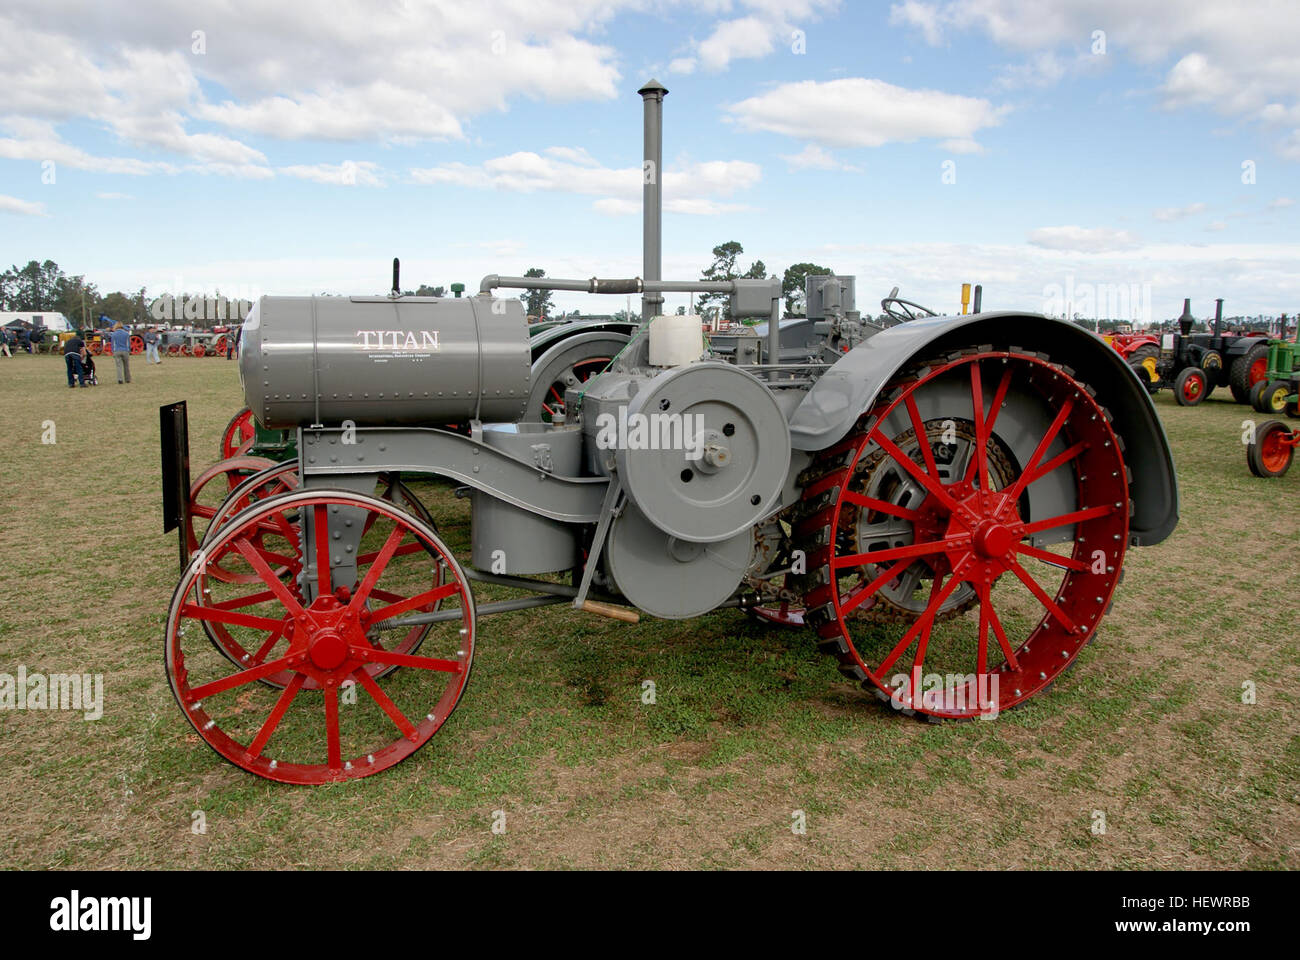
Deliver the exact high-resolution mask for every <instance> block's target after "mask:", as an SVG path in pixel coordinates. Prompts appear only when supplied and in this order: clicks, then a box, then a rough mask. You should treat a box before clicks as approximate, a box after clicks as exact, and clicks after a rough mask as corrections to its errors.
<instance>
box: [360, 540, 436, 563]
mask: <svg viewBox="0 0 1300 960" xmlns="http://www.w3.org/2000/svg"><path fill="white" fill-rule="evenodd" d="M423 549H424V545H423V544H421V543H418V542H416V543H408V544H406V546H404V547H398V548H397V549H396V550H394V551H393V556H395V557H405V556H409V555H410V554H412V553H419V552H420V551H421V550H423ZM378 556H379V551H378V550H375V551H373V552H371V553H363V554H361V556H359V557H357V566H358V567H361V566H364V565H365V564H367V563H373V562H374V560H375V558H376V557H378Z"/></svg>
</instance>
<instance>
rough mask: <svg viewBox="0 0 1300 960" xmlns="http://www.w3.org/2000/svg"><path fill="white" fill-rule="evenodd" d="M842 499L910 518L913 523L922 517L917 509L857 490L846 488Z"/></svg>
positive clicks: (857, 505) (905, 518)
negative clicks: (910, 508) (909, 508)
mask: <svg viewBox="0 0 1300 960" xmlns="http://www.w3.org/2000/svg"><path fill="white" fill-rule="evenodd" d="M842 499H844V500H846V501H848V502H849V503H851V504H853V505H854V506H856V507H862V508H864V509H866V510H874V511H876V512H877V513H887V514H889V515H890V516H891V517H901V518H902V519H904V520H910V521H912V522H913V523H915V522H916V521H917V520H918V519H919V517H920V514H918V513H917V512H916V511H915V510H908V509H907V508H906V507H900V506H897V505H895V504H892V503H889V502H888V501H885V500H877V499H876V498H875V497H868V496H867V495H866V494H864V493H858V492H857V491H855V490H845V491H844V496H843V498H842Z"/></svg>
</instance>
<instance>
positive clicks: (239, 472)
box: [185, 457, 287, 582]
mask: <svg viewBox="0 0 1300 960" xmlns="http://www.w3.org/2000/svg"><path fill="white" fill-rule="evenodd" d="M273 466H275V462H274V461H272V460H268V459H267V458H266V457H231V458H229V459H227V460H222V461H220V462H218V463H214V464H213V465H212V466H210V467H208V468H207V469H206V470H204V471H203V472H202V473H200V474H199V475H198V476H197V477H195V479H194V481H193V482H192V483H191V484H190V503H189V517H188V518H187V522H186V527H185V540H186V543H187V544H188V545H189V550H190V553H191V554H192V553H194V552H195V551H196V550H198V549H199V544H200V543H202V542H203V538H204V534H205V533H206V532H207V529H208V527H209V526H211V524H212V521H213V519H214V518H215V517H216V516H217V513H218V511H220V510H221V508H222V506H223V505H224V504H225V502H226V500H227V499H228V498H229V495H230V493H231V492H232V491H233V490H235V488H236V487H238V486H239V485H240V484H241V483H243V482H244V481H245V480H247V479H248V478H249V477H251V476H253V475H254V474H256V473H260V472H261V471H263V470H266V469H267V468H268V467H273ZM246 505H247V503H245V506H246ZM226 515H227V516H228V515H229V513H227V514H226ZM269 559H270V560H271V561H272V562H275V563H277V564H283V563H285V562H287V560H286V559H285V558H283V557H276V556H274V555H269ZM210 575H211V576H213V577H216V578H217V579H218V580H221V579H224V578H227V577H229V578H234V577H236V576H237V574H235V573H233V572H230V573H227V572H226V571H223V570H222V569H221V568H220V567H213V569H212V570H211V572H210ZM240 575H242V576H244V577H245V582H248V581H249V580H250V579H255V577H252V575H251V574H250V573H249V572H248V571H244V572H243V573H242V574H240Z"/></svg>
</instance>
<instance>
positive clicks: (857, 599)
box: [837, 557, 912, 616]
mask: <svg viewBox="0 0 1300 960" xmlns="http://www.w3.org/2000/svg"><path fill="white" fill-rule="evenodd" d="M911 563H912V560H911V558H910V557H906V558H904V559H902V560H899V561H898V562H897V563H895V564H894V565H893V566H892V567H889V568H888V569H887V570H886V571H885V572H884V573H882V574H881V575H880V576H878V577H876V579H874V580H872V581H871V582H870V583H868V584H866V585H865V586H863V587H860V588H859V589H857V590H854V591H853V592H852V593H850V594H849V596H848V599H846V600H841V601H840V616H847V615H848V614H850V613H852V612H853V611H854V610H856V609H857V608H858V607H860V606H862V604H863V602H864V601H865V600H867V599H868V598H869V597H870V596H871V595H872V594H874V593H875V592H876V591H877V590H879V589H880V588H881V587H883V586H884V585H885V584H887V583H889V582H890V581H891V580H893V579H894V578H895V577H896V576H898V575H899V573H901V572H902V571H904V570H906V569H907V568H908V566H909V565H910V564H911ZM837 592H838V587H837Z"/></svg>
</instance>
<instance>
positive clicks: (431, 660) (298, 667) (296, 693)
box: [165, 490, 475, 784]
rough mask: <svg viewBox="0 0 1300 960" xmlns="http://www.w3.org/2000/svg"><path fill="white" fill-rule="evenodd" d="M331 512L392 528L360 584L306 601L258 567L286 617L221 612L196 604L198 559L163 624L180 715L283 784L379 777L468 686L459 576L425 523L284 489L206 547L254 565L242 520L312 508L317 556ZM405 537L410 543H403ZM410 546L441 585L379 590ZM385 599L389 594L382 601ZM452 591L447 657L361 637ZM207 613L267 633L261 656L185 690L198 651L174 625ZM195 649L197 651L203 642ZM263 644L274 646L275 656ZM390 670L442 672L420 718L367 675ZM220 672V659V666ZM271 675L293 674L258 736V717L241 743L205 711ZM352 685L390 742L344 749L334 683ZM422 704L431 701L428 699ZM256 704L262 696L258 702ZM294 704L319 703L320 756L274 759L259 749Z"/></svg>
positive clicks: (382, 505)
mask: <svg viewBox="0 0 1300 960" xmlns="http://www.w3.org/2000/svg"><path fill="white" fill-rule="evenodd" d="M331 507H343V508H355V509H364V510H366V511H367V513H368V514H373V515H375V516H377V517H379V518H383V519H386V520H387V521H389V522H391V523H392V524H393V529H392V530H391V531H390V532H388V534H387V536H386V537H385V538H384V543H383V546H382V547H381V549H380V550H379V551H378V552H377V555H376V556H375V557H374V558H373V559H372V560H371V562H370V563H369V565H368V566H367V567H366V568H365V572H364V573H362V572H361V571H360V570H359V571H358V575H359V576H360V578H361V579H360V581H359V582H354V583H353V584H352V586H351V588H350V589H346V590H345V589H344V586H346V585H343V586H340V587H339V588H338V589H337V590H336V591H335V592H333V593H329V594H325V595H323V596H320V597H317V598H316V599H315V600H314V601H313V602H312V603H311V604H307V605H304V604H303V603H302V602H301V600H300V599H299V598H296V597H294V596H293V594H292V593H291V592H290V591H289V590H288V589H287V588H286V587H285V585H284V584H283V583H280V582H279V578H278V577H276V576H275V574H274V572H273V571H271V570H270V569H269V567H267V565H266V564H265V563H262V564H261V565H260V566H261V572H262V575H263V585H264V586H265V587H267V588H268V590H269V591H270V592H271V593H273V594H275V595H276V596H275V598H274V600H273V601H272V607H274V606H275V604H279V605H282V607H283V609H284V616H283V617H280V618H276V617H273V616H254V615H249V614H241V613H239V612H238V611H237V610H236V609H235V608H225V609H223V608H218V607H214V606H211V605H205V604H204V603H202V602H201V596H200V587H199V584H200V580H201V576H200V575H201V569H202V564H201V563H199V562H198V561H196V562H195V563H192V564H191V565H190V567H189V568H188V569H187V570H186V572H185V574H184V575H183V576H182V578H181V581H180V583H179V584H178V585H177V587H176V591H175V593H174V594H173V597H172V603H171V606H170V608H169V612H168V619H167V625H166V629H165V644H166V654H165V666H166V670H167V676H168V682H169V684H170V686H171V689H172V693H173V695H174V696H175V697H176V701H177V703H178V704H179V705H180V707H181V710H182V712H183V713H184V714H185V716H186V718H187V719H188V720H189V721H190V723H191V724H192V725H193V726H194V728H195V730H197V731H198V733H199V735H200V736H201V737H202V738H203V739H204V741H205V742H206V743H207V744H208V745H209V746H211V747H212V748H213V749H214V750H215V751H216V752H217V753H219V754H220V755H221V756H223V757H225V758H226V759H227V760H230V761H231V762H233V763H235V764H236V765H238V766H240V767H242V768H244V769H245V770H248V771H249V772H252V773H256V774H258V775H259V776H263V777H267V778H268V779H272V780H278V781H281V782H285V783H298V784H316V783H326V782H332V781H341V780H349V779H356V778H359V777H364V776H369V775H371V774H373V773H378V772H379V771H381V770H384V769H387V768H388V767H390V766H392V765H394V764H395V763H398V762H400V761H401V760H403V759H405V758H406V757H408V756H410V755H411V754H412V753H414V752H415V750H417V749H419V747H421V746H422V745H423V744H424V743H426V742H427V741H428V740H429V739H430V738H431V737H432V736H433V735H434V734H435V733H436V732H437V731H438V730H439V729H440V728H441V726H442V725H443V723H445V722H446V720H447V717H448V716H449V715H450V714H451V712H452V710H454V709H455V706H456V704H457V702H458V701H459V699H460V697H461V695H462V694H463V692H464V689H465V685H466V683H467V682H468V679H469V673H470V667H471V665H472V662H473V650H474V637H475V613H474V601H473V594H472V592H471V590H470V587H469V581H468V578H466V576H465V574H464V571H463V570H462V569H461V568H460V566H459V564H458V563H457V562H456V560H455V558H454V557H453V556H452V554H451V552H450V550H449V549H448V548H447V547H446V545H445V544H443V543H442V541H441V540H440V539H439V538H438V536H437V535H436V533H434V532H433V530H432V529H430V528H429V527H428V526H427V525H426V524H424V523H423V522H422V521H420V520H419V519H417V518H415V517H413V516H411V515H410V514H407V513H406V512H405V511H402V510H400V509H399V508H397V507H395V506H394V505H393V504H391V503H388V502H386V501H383V500H380V499H378V498H376V497H369V496H365V495H362V494H352V493H346V492H342V491H333V492H328V491H327V492H315V491H306V490H300V491H296V492H293V493H288V494H284V495H282V496H280V497H277V498H275V499H273V500H267V501H264V502H262V503H260V504H258V505H256V506H254V507H253V508H252V509H250V510H249V511H246V512H245V513H242V514H241V515H240V518H239V520H240V522H238V523H233V522H232V523H231V524H229V525H227V527H226V528H225V530H224V531H223V532H221V533H220V534H218V536H217V537H216V539H215V540H214V541H213V542H212V544H211V551H212V552H213V553H220V552H222V551H223V550H226V549H237V550H240V551H241V553H243V555H245V556H246V557H248V558H249V559H250V562H252V563H254V565H256V561H255V560H253V558H254V557H256V551H253V550H252V549H251V546H250V544H249V542H248V540H247V539H246V537H244V536H242V535H241V534H242V532H243V531H244V530H246V529H247V528H248V527H250V526H253V527H255V526H256V525H257V524H258V523H259V522H261V521H263V520H266V519H267V518H268V517H269V516H270V515H271V514H272V513H274V512H276V511H284V510H293V511H300V510H312V511H314V513H313V516H315V517H316V518H317V523H318V527H317V533H318V534H322V533H323V536H318V537H317V541H318V542H317V543H316V544H313V545H312V547H313V549H314V550H317V551H321V552H322V556H323V555H324V553H323V552H325V551H328V549H329V545H328V525H327V523H325V522H324V519H325V518H326V517H327V516H328V513H327V511H329V510H330V508H331ZM408 540H410V541H411V544H408V543H406V541H408ZM412 544H413V545H416V546H418V548H419V550H420V551H423V553H424V554H425V555H426V556H427V557H433V558H436V561H437V562H436V566H437V568H438V569H439V570H440V571H441V570H445V571H446V572H447V574H448V575H449V577H450V581H449V582H445V583H439V584H437V585H436V586H431V587H430V588H429V589H428V590H422V591H421V592H419V593H416V594H413V595H408V596H402V595H401V594H395V593H390V592H388V591H387V590H385V589H382V588H381V586H380V584H382V583H383V582H384V577H385V574H386V573H387V572H388V571H389V570H390V567H391V562H392V561H393V559H395V558H396V557H397V556H399V551H400V550H401V549H402V547H403V546H410V545H412ZM358 559H360V558H358ZM384 597H388V598H392V599H383V598H384ZM452 597H455V598H457V599H458V600H459V601H460V616H459V617H458V618H456V619H454V620H452V621H450V624H449V629H450V631H451V632H448V631H447V630H444V631H443V637H442V638H441V639H442V640H443V641H444V642H447V641H450V643H451V644H452V645H453V646H454V647H455V654H454V656H451V657H446V658H436V657H424V656H414V655H411V654H404V653H399V652H397V651H395V650H388V649H385V648H383V647H382V646H377V645H375V644H374V643H373V642H372V640H371V639H370V638H369V637H368V636H367V632H368V629H369V628H371V627H373V626H374V625H375V624H376V623H379V622H381V621H384V620H386V619H393V618H397V617H400V616H402V615H404V614H408V613H409V612H411V611H420V610H426V609H430V608H431V606H432V605H433V604H435V603H441V602H442V601H445V600H447V599H450V598H452ZM194 600H199V601H200V602H194ZM372 600H373V601H375V602H381V603H383V604H384V605H383V606H377V607H375V608H374V609H370V610H367V608H366V605H367V604H369V603H371V602H372ZM211 619H219V620H220V621H221V622H226V623H231V624H238V625H239V626H241V627H243V628H246V629H253V630H257V631H265V633H266V635H267V640H266V643H265V644H264V647H265V651H264V654H263V658H262V660H261V662H260V663H258V664H256V665H252V666H250V667H249V668H248V669H243V670H240V669H236V670H235V671H234V672H233V673H228V672H227V673H223V674H222V675H220V676H218V677H216V678H215V679H213V680H206V679H205V682H203V683H200V684H197V685H194V684H192V683H191V679H192V678H191V676H190V670H189V668H187V665H186V657H187V656H192V655H194V653H195V652H196V649H195V648H193V647H192V648H190V649H188V650H187V649H183V647H184V646H185V644H186V643H188V642H189V641H186V640H185V639H184V637H185V636H186V633H187V631H186V630H185V629H182V625H186V626H193V624H194V623H195V621H203V620H211ZM457 624H459V626H456V625H457ZM203 647H205V648H206V644H205V645H203ZM272 651H279V652H278V653H277V655H276V656H274V657H272V656H271V652H272ZM398 666H401V667H405V668H407V670H406V671H404V672H409V673H411V674H413V675H414V678H415V679H414V680H413V682H418V681H419V680H425V681H428V682H429V683H431V684H432V681H431V680H429V677H431V676H433V675H440V676H445V677H446V678H447V680H446V683H445V685H444V686H442V688H441V690H440V691H439V692H438V693H437V698H436V700H435V701H434V702H433V703H432V706H431V707H429V708H428V709H427V710H425V711H424V712H423V713H421V714H419V719H418V721H416V720H413V719H411V716H410V715H408V712H406V711H404V710H403V708H402V707H401V706H399V705H398V704H397V703H395V702H394V701H393V700H392V699H390V698H389V696H388V695H387V694H385V693H384V692H383V690H381V689H380V688H379V686H378V685H377V684H376V683H375V681H374V677H373V675H372V673H371V672H370V668H372V667H378V668H380V669H387V668H394V667H398ZM228 667H229V665H227V669H228ZM277 673H290V674H292V675H293V676H292V678H291V679H290V681H289V682H288V683H287V684H286V685H285V686H284V688H283V689H281V690H278V691H270V692H269V693H268V696H269V697H273V698H274V706H273V707H272V708H271V709H270V710H269V712H267V713H266V715H265V719H262V720H261V721H260V723H258V724H256V726H257V733H256V735H255V736H252V737H249V736H247V735H246V733H247V731H249V730H251V729H252V726H250V719H251V721H256V720H257V719H258V716H253V717H251V718H246V720H245V721H244V729H245V735H243V736H242V738H241V736H237V735H232V733H233V732H234V730H233V729H232V731H231V732H227V726H232V724H227V723H223V722H222V720H223V717H218V716H213V712H215V711H217V710H218V709H219V707H218V706H217V700H218V698H221V697H226V698H227V702H228V700H229V695H230V692H231V691H238V690H245V691H247V690H249V689H251V688H252V687H256V686H257V683H256V681H258V680H261V679H263V678H264V677H268V676H272V675H275V674H277ZM349 681H351V682H352V683H353V684H355V687H356V694H357V699H358V702H360V701H361V698H362V697H363V696H368V697H369V698H370V699H369V702H370V703H371V705H372V706H373V707H374V708H375V709H378V710H379V711H380V712H381V713H382V715H383V716H384V717H386V718H387V726H388V727H389V728H390V729H391V730H392V731H395V732H396V735H395V736H394V738H393V739H392V740H390V741H388V742H387V743H383V744H379V745H376V746H374V747H373V748H370V749H362V751H361V752H352V748H351V747H349V748H348V750H346V751H345V749H344V747H343V734H342V727H341V724H340V714H339V709H340V707H339V700H338V698H339V692H340V690H341V689H345V687H346V685H347V683H348V682H349ZM432 685H433V686H438V684H432ZM304 691H306V692H307V696H308V697H310V698H311V699H310V701H304V700H303V699H301V698H300V694H303V693H304ZM317 695H319V696H317ZM429 699H432V694H430V695H429ZM317 700H319V701H323V704H319V703H316V701H317ZM205 701H210V702H206V703H205ZM265 702H270V701H269V700H266V699H265V698H264V703H265ZM295 705H297V707H298V708H300V709H303V710H305V711H313V710H315V711H320V710H322V709H323V715H324V722H325V736H324V741H325V743H324V747H325V749H324V761H323V762H319V761H317V762H301V761H298V760H287V759H286V760H283V761H282V760H281V759H280V758H279V757H274V756H269V755H268V754H267V752H266V751H267V748H268V746H269V745H270V744H271V743H272V742H273V737H274V735H275V734H276V732H277V731H278V730H279V729H280V726H281V723H282V721H283V720H284V718H285V717H286V715H287V714H288V713H289V711H290V710H291V709H294V708H295ZM242 709H243V708H242V705H240V709H237V710H233V711H231V710H230V708H229V707H228V706H227V707H225V708H224V710H223V711H222V712H223V713H224V714H230V717H229V719H230V720H231V721H233V722H235V723H237V722H238V716H237V715H238V713H239V712H240V710H242ZM422 709H423V708H422ZM254 714H256V710H254ZM306 720H307V721H310V713H308V714H306ZM313 745H314V744H313ZM345 752H346V753H347V755H346V756H345Z"/></svg>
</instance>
